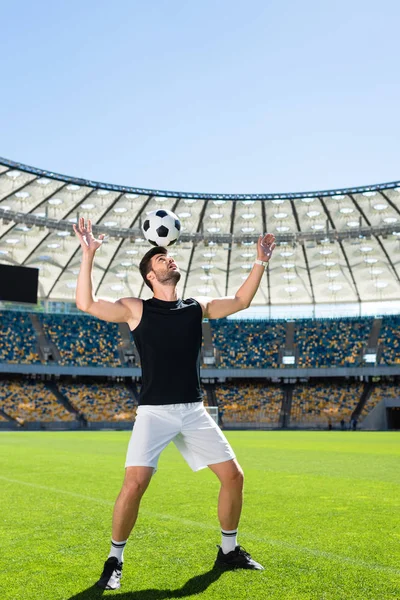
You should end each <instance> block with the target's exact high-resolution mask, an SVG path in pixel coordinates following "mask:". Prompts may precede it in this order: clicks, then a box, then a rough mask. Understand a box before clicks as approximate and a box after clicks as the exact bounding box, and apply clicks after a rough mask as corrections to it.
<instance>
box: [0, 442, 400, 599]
mask: <svg viewBox="0 0 400 600" xmlns="http://www.w3.org/2000/svg"><path fill="white" fill-rule="evenodd" d="M129 435H130V434H129V432H87V433H86V432H85V433H83V432H68V433H50V432H37V433H36V432H32V433H29V432H15V433H8V432H3V433H0V466H1V468H0V484H1V493H0V501H1V527H0V535H1V555H0V573H1V575H0V599H1V600H6V599H12V600H20V599H21V600H25V599H27V600H28V599H29V600H67V599H70V598H71V599H72V598H73V599H76V600H89V599H92V598H101V597H102V596H104V597H111V596H115V597H118V598H119V599H120V600H139V599H140V600H153V599H154V600H163V599H167V598H190V597H193V596H195V597H196V598H201V599H203V598H204V599H206V598H207V599H211V598H212V599H214V598H215V599H221V600H222V599H224V600H225V599H229V600H234V599H238V600H239V599H243V598H246V599H247V598H249V599H268V600H283V599H293V600H302V599H304V600H311V599H318V600H334V599H335V600H336V599H341V600H342V599H346V600H347V599H349V600H350V599H351V600H358V599H359V600H367V599H371V600H383V599H386V598H391V599H399V598H400V560H399V559H400V549H399V548H400V526H399V525H400V510H399V508H400V434H399V433H395V432H393V433H390V432H382V433H368V432H349V431H346V432H334V431H333V432H276V431H273V432H227V437H228V438H229V440H230V442H231V443H232V445H233V447H234V449H235V451H236V453H237V456H238V459H239V461H240V462H241V464H242V466H243V468H244V471H245V476H246V482H245V504H244V510H243V514H242V520H241V523H240V529H239V542H240V543H241V544H242V545H243V546H244V548H245V549H246V550H248V551H249V552H250V553H251V554H252V555H253V556H254V558H256V559H257V560H258V561H259V562H261V563H263V564H264V566H265V571H264V572H252V571H237V572H225V573H222V574H221V573H219V572H217V571H215V570H213V563H214V560H215V556H216V544H218V543H219V542H220V534H219V526H218V521H217V517H216V502H217V495H218V481H217V479H216V478H215V477H214V475H213V474H212V473H211V472H210V471H209V470H208V469H206V470H203V471H200V472H199V473H192V471H191V470H190V469H189V467H187V466H186V463H185V462H184V461H183V459H182V457H181V456H180V454H179V453H178V452H177V451H176V449H175V447H174V446H173V445H170V446H169V447H168V448H167V450H166V451H165V452H164V453H163V454H162V456H161V459H160V463H159V471H158V472H157V474H156V475H155V477H154V479H153V481H152V482H151V484H150V487H149V489H148V491H147V493H146V495H145V496H144V499H143V501H142V507H141V512H140V514H139V520H138V522H137V525H136V527H135V529H134V531H133V533H132V535H131V537H130V540H129V542H128V544H127V547H126V550H125V564H124V572H123V578H122V588H121V590H120V591H119V592H105V593H103V594H102V593H101V590H96V589H95V588H93V587H92V586H93V583H94V582H95V581H96V579H97V578H98V576H99V575H100V572H101V570H102V566H103V562H104V560H105V558H106V557H107V554H108V550H109V542H110V525H111V513H112V507H113V503H114V500H115V497H116V495H117V494H118V491H119V488H120V484H121V482H122V477H123V464H124V459H125V451H126V447H127V443H128V439H129Z"/></svg>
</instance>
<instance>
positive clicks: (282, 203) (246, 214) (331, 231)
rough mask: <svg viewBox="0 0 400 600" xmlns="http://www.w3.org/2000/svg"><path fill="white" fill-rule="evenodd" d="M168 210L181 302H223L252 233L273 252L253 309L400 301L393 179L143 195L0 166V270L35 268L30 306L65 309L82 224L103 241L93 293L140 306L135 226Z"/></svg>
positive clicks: (250, 247) (399, 198)
mask: <svg viewBox="0 0 400 600" xmlns="http://www.w3.org/2000/svg"><path fill="white" fill-rule="evenodd" d="M161 207H162V208H167V209H170V210H172V211H173V212H175V213H176V214H177V215H178V217H179V218H180V220H181V223H182V234H181V238H180V241H179V242H178V243H177V244H176V245H175V246H172V247H171V248H170V253H171V254H173V255H174V257H175V260H176V261H177V263H178V264H179V266H180V268H181V272H182V279H181V284H180V289H181V293H182V296H184V297H189V296H199V295H209V296H217V297H218V296H222V295H233V294H234V293H235V292H236V291H237V289H238V288H239V287H240V285H241V284H242V282H243V280H244V279H245V278H246V276H247V274H248V272H249V270H250V269H251V266H252V263H253V260H254V258H255V244H256V240H257V238H258V235H259V234H260V233H262V232H266V231H268V232H271V233H274V234H275V236H276V238H277V242H278V244H277V248H276V250H275V252H274V255H273V258H272V260H271V264H270V266H269V268H268V269H267V271H266V274H265V277H264V279H263V282H262V285H261V286H260V288H259V291H258V292H257V295H256V297H255V299H254V301H253V304H255V305H263V306H266V305H267V306H268V305H269V306H293V305H310V304H319V303H348V302H349V303H360V302H362V303H364V302H374V301H380V302H381V301H382V300H385V301H398V300H400V261H399V258H400V247H399V244H400V181H398V182H392V183H386V184H378V185H370V186H363V187H357V188H346V189H337V190H329V191H314V192H304V193H284V194H238V195H234V194H203V193H199V194H196V193H193V194H192V193H179V192H167V191H162V190H147V189H141V188H132V187H128V186H119V185H110V184H104V183H98V182H94V181H87V180H84V179H79V178H75V177H67V176H64V175H59V174H56V173H51V172H48V171H44V170H42V169H36V168H33V167H28V166H26V165H22V164H20V163H16V162H13V161H10V160H6V159H2V158H0V262H3V263H5V264H10V265H24V266H31V267H37V268H39V269H40V276H39V297H40V298H42V299H45V298H46V299H49V300H63V301H73V300H74V297H75V286H76V280H77V273H78V270H79V265H80V258H81V252H80V249H79V244H78V241H77V239H76V237H75V235H74V233H73V230H72V223H76V221H77V219H78V217H80V216H82V217H85V218H90V219H91V220H92V222H93V224H94V227H93V229H94V233H95V234H98V233H105V234H107V236H108V238H107V242H106V243H104V244H103V246H102V248H101V249H100V250H99V251H98V252H97V255H96V261H95V268H94V283H95V291H96V295H98V296H99V297H103V298H109V299H116V298H118V297H121V296H131V295H132V296H137V297H143V298H148V297H149V295H150V290H149V289H148V288H147V287H146V286H144V285H143V281H142V278H141V276H140V273H139V270H138V264H139V261H140V259H141V257H142V255H143V254H144V253H145V252H146V251H147V250H148V249H149V248H150V245H149V244H148V243H147V242H146V241H145V240H144V239H143V236H142V234H141V229H140V225H141V222H142V220H143V219H144V217H145V216H146V213H147V212H150V211H152V210H155V209H157V208H161Z"/></svg>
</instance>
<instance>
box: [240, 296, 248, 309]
mask: <svg viewBox="0 0 400 600" xmlns="http://www.w3.org/2000/svg"><path fill="white" fill-rule="evenodd" d="M238 300H239V306H240V308H239V310H244V309H245V308H249V306H250V302H248V301H247V300H245V299H244V298H238Z"/></svg>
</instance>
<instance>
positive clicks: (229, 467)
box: [208, 458, 244, 531]
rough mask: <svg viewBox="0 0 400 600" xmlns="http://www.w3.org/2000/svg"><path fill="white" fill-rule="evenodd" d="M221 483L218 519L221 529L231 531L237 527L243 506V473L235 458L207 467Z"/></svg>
mask: <svg viewBox="0 0 400 600" xmlns="http://www.w3.org/2000/svg"><path fill="white" fill-rule="evenodd" d="M208 466H209V468H210V469H211V471H212V472H213V473H215V474H216V476H217V477H218V479H219V480H220V482H221V489H220V491H219V498H218V519H219V522H220V524H221V529H222V530H224V531H232V530H235V529H237V527H238V525H239V519H240V513H241V512H242V504H243V481H244V476H243V471H242V469H241V467H240V465H239V463H238V462H237V460H236V458H234V459H232V460H227V461H226V462H222V463H218V464H216V465H208Z"/></svg>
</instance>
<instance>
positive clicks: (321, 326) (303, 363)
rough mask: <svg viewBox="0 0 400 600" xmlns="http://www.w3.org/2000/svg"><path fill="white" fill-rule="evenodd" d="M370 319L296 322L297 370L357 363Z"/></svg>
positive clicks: (370, 322)
mask: <svg viewBox="0 0 400 600" xmlns="http://www.w3.org/2000/svg"><path fill="white" fill-rule="evenodd" d="M372 323H373V319H368V318H363V319H340V320H339V319H332V320H318V321H310V320H301V321H296V327H295V345H296V346H297V352H298V365H299V367H329V366H332V365H334V366H340V367H344V366H352V365H355V364H357V362H358V363H360V362H361V359H362V357H361V349H362V347H363V345H364V346H365V345H366V344H367V342H368V337H369V333H370V331H371V327H372Z"/></svg>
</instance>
